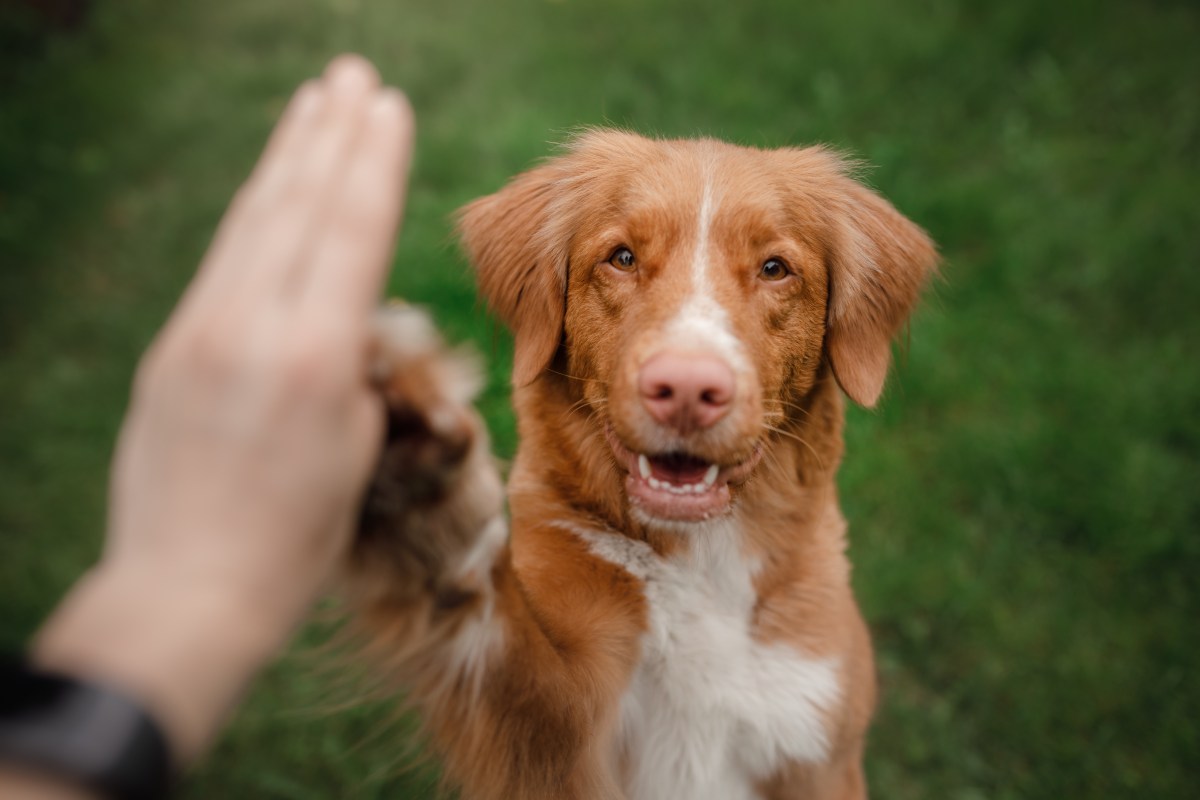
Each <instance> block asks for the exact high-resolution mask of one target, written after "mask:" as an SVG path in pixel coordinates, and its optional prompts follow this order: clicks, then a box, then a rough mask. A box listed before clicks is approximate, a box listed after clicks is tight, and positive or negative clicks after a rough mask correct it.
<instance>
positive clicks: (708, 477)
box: [704, 464, 721, 486]
mask: <svg viewBox="0 0 1200 800" xmlns="http://www.w3.org/2000/svg"><path fill="white" fill-rule="evenodd" d="M720 471H721V469H720V467H718V466H717V465H716V464H711V465H709V467H708V472H705V473H704V485H705V486H712V485H713V484H714V483H716V482H717V473H718V472H720Z"/></svg>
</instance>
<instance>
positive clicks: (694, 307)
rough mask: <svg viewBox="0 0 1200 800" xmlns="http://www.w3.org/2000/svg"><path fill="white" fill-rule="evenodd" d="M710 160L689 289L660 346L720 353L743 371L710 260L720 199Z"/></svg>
mask: <svg viewBox="0 0 1200 800" xmlns="http://www.w3.org/2000/svg"><path fill="white" fill-rule="evenodd" d="M712 172H713V170H712V165H711V163H710V164H709V165H708V166H707V167H706V169H705V175H704V190H703V192H702V194H701V197H700V207H699V211H698V213H697V216H696V248H695V251H694V252H693V255H692V260H691V264H690V265H689V275H688V278H689V281H688V291H687V294H686V295H685V297H684V300H683V303H682V304H681V305H680V307H679V310H678V311H677V312H676V313H675V315H674V316H673V317H671V318H670V320H668V322H667V324H666V326H665V328H664V329H663V336H662V344H663V347H669V348H679V349H683V350H703V351H708V352H711V353H713V354H714V355H718V356H721V357H722V358H723V359H724V360H725V362H726V363H727V364H729V366H730V367H732V368H733V369H734V371H735V372H738V373H740V372H743V371H744V370H745V368H746V364H747V359H746V357H745V354H744V352H743V345H742V342H741V341H740V340H739V339H738V338H737V336H735V335H734V333H733V328H732V326H731V325H730V322H729V314H728V312H727V311H726V310H725V308H724V307H723V306H722V305H721V304H720V302H719V301H718V300H717V297H716V292H715V290H714V281H713V277H714V276H713V273H714V271H715V270H714V265H713V263H712V255H711V253H712V247H711V242H710V240H711V238H712V221H713V217H714V216H715V214H716V211H717V206H718V202H719V198H718V197H717V196H716V192H715V191H714V188H713V175H712Z"/></svg>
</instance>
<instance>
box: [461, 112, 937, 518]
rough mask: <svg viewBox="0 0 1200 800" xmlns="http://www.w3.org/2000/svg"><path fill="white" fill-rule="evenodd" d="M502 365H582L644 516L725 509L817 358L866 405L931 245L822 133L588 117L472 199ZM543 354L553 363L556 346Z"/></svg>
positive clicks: (469, 220)
mask: <svg viewBox="0 0 1200 800" xmlns="http://www.w3.org/2000/svg"><path fill="white" fill-rule="evenodd" d="M460 228H461V231H462V235H463V240H464V242H465V245H466V249H467V251H468V255H469V257H470V259H471V261H472V263H473V264H474V266H475V268H476V270H477V272H478V277H479V284H480V289H481V291H482V293H483V295H484V296H485V297H486V298H487V300H488V303H489V305H490V306H491V308H492V310H493V311H494V312H495V313H496V314H497V315H498V316H499V317H500V318H501V319H502V320H503V321H504V322H505V323H506V324H507V325H508V326H509V327H510V328H511V329H512V331H513V334H514V337H515V347H516V351H515V357H514V370H513V381H514V383H515V384H516V385H517V386H518V387H520V386H524V385H527V384H530V383H532V382H534V381H537V380H539V379H540V378H541V377H542V376H543V375H544V374H545V373H546V371H547V370H549V369H550V368H551V365H552V363H557V364H559V365H560V367H559V369H560V370H561V371H562V372H565V373H567V374H569V375H570V376H572V377H573V378H576V379H579V380H580V381H581V383H580V385H581V386H582V393H583V399H584V400H585V401H586V403H587V405H589V406H591V408H592V409H593V410H595V411H596V412H598V413H596V414H595V415H594V419H595V420H596V422H595V424H596V425H599V426H601V427H602V428H603V429H604V434H605V436H606V437H607V440H608V443H609V445H610V447H611V449H612V452H613V455H614V456H615V458H616V461H617V463H618V464H619V465H620V467H622V468H623V469H624V470H625V471H627V472H628V478H627V479H626V483H625V489H626V493H627V495H628V497H629V500H630V502H631V503H632V505H633V507H634V509H635V510H636V511H637V512H639V513H640V515H641V516H643V517H644V518H648V519H649V520H662V521H674V522H684V521H695V520H701V519H706V518H709V517H711V516H714V515H717V514H720V513H723V512H724V511H725V510H727V509H728V508H729V507H730V504H731V498H732V494H731V487H733V490H734V491H736V487H737V486H739V485H740V484H741V483H742V482H743V481H745V480H746V478H747V476H748V475H749V474H750V473H751V472H752V471H753V470H754V469H755V467H756V465H757V463H758V461H759V459H760V457H761V455H762V449H763V445H764V442H765V441H766V439H767V438H768V432H769V431H770V430H771V429H772V428H773V427H775V426H778V425H779V424H781V423H782V422H783V421H784V420H786V419H787V418H789V416H791V415H792V414H793V413H794V411H795V409H797V408H799V406H800V404H801V401H802V400H803V399H804V397H805V396H806V395H807V393H808V392H810V391H811V390H812V389H813V387H814V385H815V384H816V382H817V380H818V378H819V376H820V374H821V371H822V365H823V364H825V363H828V364H829V365H830V366H831V367H832V370H833V374H834V375H835V376H836V378H837V381H838V383H839V384H840V385H841V387H842V389H843V390H844V391H845V392H846V394H848V395H849V396H850V397H851V398H852V399H854V400H855V401H857V402H858V403H860V404H862V405H865V406H872V405H874V403H875V402H876V400H877V399H878V397H879V394H880V392H881V391H882V389H883V384H884V379H885V377H886V375H887V370H888V365H889V362H890V359H891V355H890V342H891V339H892V337H893V335H894V334H895V333H896V331H897V330H898V328H899V327H900V326H901V325H902V324H903V322H904V320H905V318H906V317H907V316H908V313H909V311H910V310H911V308H912V306H913V304H914V303H915V301H916V298H917V294H918V292H919V291H920V288H921V286H922V284H923V283H924V282H925V280H926V278H927V276H928V275H929V273H930V272H931V270H932V269H933V266H934V264H935V262H936V253H935V251H934V248H933V245H932V244H931V243H930V241H929V239H928V238H927V237H926V235H925V234H924V232H923V231H921V229H920V228H918V227H917V226H916V225H914V224H913V223H911V222H910V221H908V220H907V219H905V218H904V217H903V216H901V215H900V213H899V212H897V211H896V210H895V209H894V208H893V207H892V206H891V205H890V204H888V203H887V201H885V200H883V199H882V198H881V197H879V196H878V195H876V194H875V193H873V192H872V191H870V190H869V189H867V188H865V187H864V186H862V185H861V184H859V183H857V182H856V181H855V180H853V179H852V178H851V177H850V176H849V174H848V166H847V162H846V161H845V160H844V159H842V158H840V157H839V156H837V155H835V154H833V153H831V152H829V151H828V150H825V149H822V148H820V147H810V148H806V149H790V148H788V149H781V150H758V149H753V148H747V147H738V146H734V145H730V144H725V143H722V142H717V141H713V140H707V139H705V140H695V141H661V140H650V139H646V138H643V137H640V136H637V135H633V134H629V133H624V132H617V131H590V132H587V133H584V134H582V135H580V136H579V137H577V138H576V139H575V140H574V141H573V142H572V143H571V145H570V146H569V148H568V150H567V152H566V153H565V154H564V155H562V156H560V157H558V158H555V159H553V160H551V161H549V162H548V163H546V164H544V165H543V166H540V167H537V168H535V169H532V170H530V171H528V172H525V173H523V174H521V175H519V176H517V177H516V178H514V179H513V180H512V181H511V182H510V183H509V184H508V185H507V186H506V187H504V188H503V189H501V190H500V191H499V192H497V193H496V194H493V195H490V196H487V197H484V198H481V199H479V200H476V201H475V202H473V203H471V204H469V205H468V206H467V207H466V208H464V209H463V210H462V212H461V216H460ZM556 359H557V360H556Z"/></svg>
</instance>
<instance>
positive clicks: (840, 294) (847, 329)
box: [825, 174, 938, 408]
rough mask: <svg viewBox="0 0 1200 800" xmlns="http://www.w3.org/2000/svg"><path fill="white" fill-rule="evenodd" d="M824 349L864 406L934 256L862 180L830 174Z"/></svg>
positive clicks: (920, 235)
mask: <svg viewBox="0 0 1200 800" xmlns="http://www.w3.org/2000/svg"><path fill="white" fill-rule="evenodd" d="M833 183H834V186H835V187H836V188H834V190H833V194H834V196H835V199H834V200H833V202H831V203H830V204H829V211H830V212H832V215H833V216H832V219H831V223H832V226H833V229H832V234H833V235H832V237H831V238H832V242H831V245H832V247H831V252H830V253H829V264H828V266H829V269H830V275H829V306H828V312H827V315H828V318H827V324H828V327H827V330H826V334H825V336H826V338H825V347H826V352H827V354H828V356H829V361H830V364H832V366H833V373H834V375H835V376H836V377H837V381H838V383H839V384H840V385H841V387H842V390H843V391H845V392H846V394H847V395H849V396H850V398H851V399H852V400H854V401H855V402H856V403H858V404H859V405H862V406H866V407H868V408H870V407H872V406H874V405H875V402H876V401H877V400H878V399H879V395H880V393H881V392H882V391H883V384H884V381H885V380H886V378H887V372H888V366H889V364H890V363H891V359H892V353H891V342H892V338H893V337H894V336H895V335H896V332H897V331H898V330H899V329H900V327H901V326H902V325H903V324H904V322H905V320H906V319H908V315H909V313H910V312H911V311H912V309H913V306H914V305H916V302H917V296H918V295H919V294H920V291H921V288H922V286H924V284H925V282H926V280H927V279H928V278H929V276H930V275H931V274H932V273H933V271H934V268H935V267H936V265H937V261H938V256H937V250H936V249H935V247H934V245H933V242H931V241H930V239H929V237H928V236H927V235H926V234H925V231H923V230H921V229H920V228H919V227H918V226H917V225H915V224H914V223H912V222H911V221H909V220H908V219H906V218H905V217H904V216H903V215H902V214H901V213H900V212H899V211H897V210H896V209H895V208H894V207H892V205H891V203H889V202H888V201H886V200H884V199H883V198H882V197H880V196H879V195H877V194H875V193H874V192H873V191H871V190H870V189H868V188H866V187H865V186H863V185H862V184H860V183H858V182H857V181H855V180H853V179H852V178H849V177H846V176H845V175H844V174H843V175H840V176H838V177H837V178H836V179H835V180H834V181H833Z"/></svg>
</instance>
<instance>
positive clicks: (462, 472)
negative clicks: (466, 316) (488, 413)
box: [345, 307, 642, 798]
mask: <svg viewBox="0 0 1200 800" xmlns="http://www.w3.org/2000/svg"><path fill="white" fill-rule="evenodd" d="M379 330H380V346H379V373H378V375H377V378H378V380H379V382H380V385H381V386H382V387H383V390H384V393H385V395H386V397H387V401H388V406H389V430H388V440H387V445H386V447H385V450H384V453H383V457H382V459H381V462H380V465H379V469H378V473H377V475H376V476H375V478H374V481H373V483H372V486H371V489H370V491H369V494H368V497H367V500H366V502H365V505H364V510H363V515H362V520H361V525H360V532H359V535H358V539H357V541H356V543H355V546H354V548H353V552H352V554H351V556H350V560H349V564H348V570H347V573H348V574H347V577H346V581H345V583H346V593H347V596H348V601H349V605H350V611H351V615H352V619H351V623H352V625H353V626H354V627H355V628H356V629H357V630H358V631H359V632H360V633H361V634H363V639H364V640H365V643H366V650H367V655H368V656H369V657H371V658H372V659H373V661H374V663H376V664H378V665H380V666H381V668H382V669H383V670H384V671H385V674H386V675H387V677H388V678H389V679H391V680H393V681H394V682H395V683H397V684H398V688H401V689H403V690H404V691H405V693H406V695H407V697H408V699H409V701H410V702H411V703H412V704H413V705H414V706H415V707H416V708H417V709H418V710H419V711H420V712H421V714H422V717H423V719H424V722H425V725H426V729H427V731H428V733H429V734H430V737H431V738H432V740H433V742H434V744H435V745H436V746H437V749H438V750H439V751H440V754H441V755H442V756H443V757H444V760H445V771H446V773H447V776H448V777H449V778H450V780H451V781H452V782H454V783H456V784H459V785H461V786H462V788H463V797H464V798H513V797H522V798H540V797H547V798H548V797H555V798H609V797H617V796H619V794H618V792H617V790H616V788H615V782H614V778H613V775H612V764H611V759H612V753H611V752H610V751H609V750H608V749H607V748H606V746H605V745H604V742H606V741H607V738H606V737H607V733H608V731H609V730H610V729H611V727H612V726H613V725H614V724H615V709H616V708H617V705H618V704H617V699H616V695H617V693H618V692H619V691H620V681H621V677H620V676H621V675H622V673H623V671H624V673H626V674H627V672H628V668H629V667H628V665H629V664H632V662H633V659H634V657H635V653H636V647H637V641H638V636H639V634H640V630H641V625H642V620H641V618H640V617H639V616H638V613H639V612H640V611H641V609H640V608H638V607H637V606H636V604H631V603H630V602H629V601H628V599H627V596H628V595H629V593H630V591H631V589H630V587H628V586H624V587H623V586H622V582H623V581H626V582H627V581H628V580H629V578H628V576H624V575H623V573H622V574H617V573H616V572H614V571H613V570H612V569H611V568H610V567H609V566H607V565H605V564H602V563H599V562H596V561H595V560H594V559H592V558H591V557H590V556H589V555H588V554H587V551H586V548H584V547H583V545H582V544H581V543H578V542H572V541H566V542H563V541H561V540H562V538H563V535H562V532H561V531H559V530H553V529H551V528H547V529H546V531H543V532H541V533H539V532H538V531H533V530H531V531H529V532H528V539H529V540H530V541H538V542H544V543H545V545H546V546H548V547H555V548H561V547H565V548H567V551H566V555H567V557H566V558H564V559H563V566H561V567H556V568H555V569H554V570H543V569H531V570H527V572H526V573H524V574H523V575H522V577H524V578H525V580H526V582H525V583H523V582H522V580H521V578H519V577H518V575H517V573H516V571H515V570H514V568H513V563H512V558H511V555H510V548H509V542H508V531H507V527H506V524H505V521H504V517H503V515H502V507H503V491H502V485H501V481H500V477H499V474H498V471H497V469H496V467H495V465H494V463H493V461H492V457H491V455H490V453H489V450H488V445H487V438H486V432H485V430H484V426H483V424H482V422H481V420H480V418H479V417H478V415H477V414H476V413H475V411H474V410H473V409H472V408H471V407H470V405H469V400H470V397H471V395H472V394H473V393H474V390H475V388H476V386H477V380H475V379H474V376H475V375H477V370H475V368H474V366H473V364H471V363H470V362H469V361H468V360H465V359H464V357H463V356H461V355H460V354H456V353H453V352H452V351H450V350H448V349H447V348H446V347H445V346H444V345H443V344H442V342H441V340H440V338H439V337H438V336H437V334H436V332H435V331H434V329H433V327H432V325H431V324H430V323H429V321H428V319H427V318H426V317H425V315H424V314H422V313H421V312H419V311H417V310H415V309H411V308H407V307H400V308H397V309H389V310H388V311H386V312H385V313H384V315H383V316H382V317H381V318H380V327H379ZM537 546H538V547H541V546H542V545H541V544H539V545H537ZM571 548H575V550H577V553H572V552H571ZM557 563H558V561H557V560H555V564H557ZM560 584H561V585H560ZM622 591H623V594H622V593H621V592H622ZM614 592H616V593H618V594H619V596H618V597H616V598H615V599H613V598H611V597H609V596H610V595H612V594H613V593H614ZM550 597H553V600H548V599H547V598H550ZM537 604H540V605H537ZM535 605H537V607H536V608H535ZM597 618H598V619H599V620H600V622H591V623H589V620H590V619H591V620H594V619H597ZM563 620H570V621H571V622H573V623H574V624H573V625H572V624H566V625H564V624H563V622H562V621H563ZM576 625H577V626H579V629H576V627H575V626H576Z"/></svg>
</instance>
